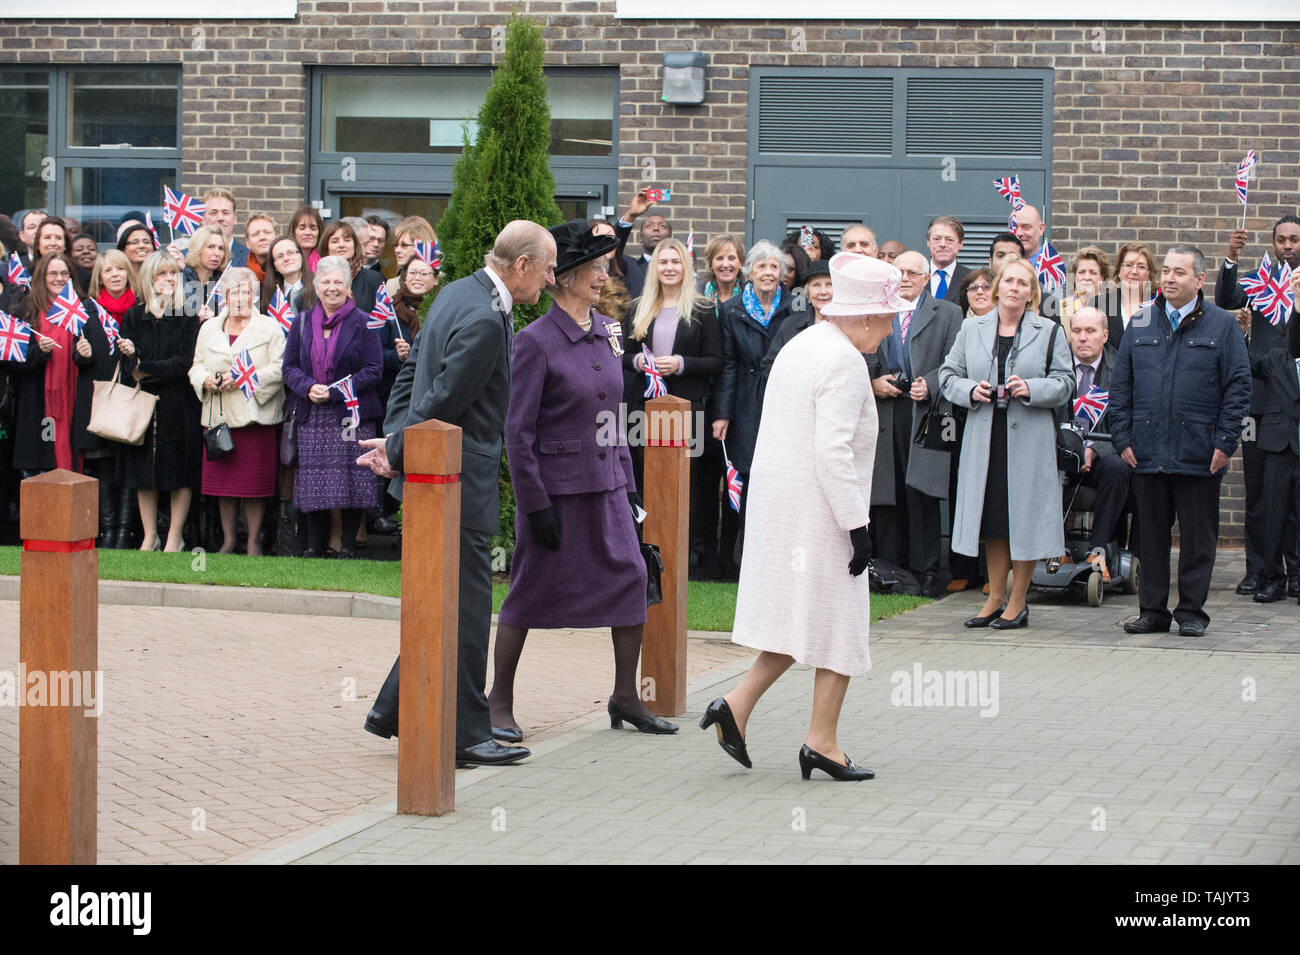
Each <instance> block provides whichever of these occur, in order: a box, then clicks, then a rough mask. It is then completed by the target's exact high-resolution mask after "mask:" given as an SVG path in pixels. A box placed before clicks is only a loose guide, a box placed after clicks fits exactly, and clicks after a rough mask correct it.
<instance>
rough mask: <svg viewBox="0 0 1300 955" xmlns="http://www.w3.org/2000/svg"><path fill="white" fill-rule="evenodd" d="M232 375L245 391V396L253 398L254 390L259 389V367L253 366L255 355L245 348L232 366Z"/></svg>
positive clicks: (250, 399)
mask: <svg viewBox="0 0 1300 955" xmlns="http://www.w3.org/2000/svg"><path fill="white" fill-rule="evenodd" d="M230 377H231V379H233V381H234V382H235V384H237V385H238V386H239V390H240V391H242V392H243V393H244V397H245V398H247V399H248V400H249V401H252V400H253V392H254V391H256V390H257V369H256V368H254V367H253V356H252V355H250V354H249V353H248V349H247V348H245V349H244V350H243V351H241V352H240V353H239V355H238V357H236V358H235V360H234V362H233V363H232V364H231V366H230Z"/></svg>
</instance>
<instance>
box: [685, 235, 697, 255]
mask: <svg viewBox="0 0 1300 955" xmlns="http://www.w3.org/2000/svg"><path fill="white" fill-rule="evenodd" d="M686 255H687V257H689V258H692V259H693V258H695V233H694V232H688V233H686Z"/></svg>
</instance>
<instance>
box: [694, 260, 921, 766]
mask: <svg viewBox="0 0 1300 955" xmlns="http://www.w3.org/2000/svg"><path fill="white" fill-rule="evenodd" d="M830 267H831V282H832V286H833V289H834V292H833V295H832V298H831V302H830V304H828V305H826V306H825V307H824V308H823V309H822V316H823V317H824V318H825V319H826V321H823V322H819V323H818V324H816V325H813V326H812V327H811V328H808V329H806V330H805V331H802V332H800V333H799V334H798V335H796V336H795V337H794V338H793V339H791V341H790V343H789V344H788V345H786V346H785V348H783V349H782V350H781V353H780V355H778V356H777V359H776V362H775V364H774V365H773V366H772V373H771V377H770V378H769V379H768V384H767V394H766V397H765V398H764V400H763V417H762V426H761V427H760V429H759V432H758V443H757V446H756V447H755V450H754V461H753V466H752V469H751V471H750V473H749V482H750V486H749V501H748V508H749V520H748V527H747V530H746V540H745V553H746V560H745V562H744V564H743V565H742V567H741V573H740V591H739V595H738V597H737V601H736V622H735V625H734V627H733V638H732V639H733V640H734V641H735V642H736V643H739V644H742V645H744V646H748V647H754V648H755V649H757V650H761V651H762V652H761V653H760V654H759V656H758V659H757V660H756V661H754V665H753V666H752V667H751V668H750V670H749V672H748V673H747V674H746V675H745V677H744V679H742V680H741V682H740V685H739V686H737V687H736V688H735V689H734V690H732V691H731V692H730V693H728V694H727V695H726V696H721V697H718V698H717V699H716V700H714V701H713V702H712V703H710V704H709V707H708V709H707V710H705V712H704V717H703V718H702V719H701V720H700V728H701V729H704V728H707V727H709V726H716V727H717V732H718V742H719V743H720V744H721V745H722V748H723V749H724V750H725V751H726V752H727V753H728V754H729V755H731V756H732V757H733V758H734V759H735V760H737V761H738V762H739V763H741V765H743V766H745V767H746V768H749V767H750V766H751V765H752V764H751V763H750V760H749V754H748V752H747V751H746V749H745V729H746V726H747V725H748V723H749V717H750V714H751V713H752V712H753V710H754V706H755V705H756V704H757V703H758V700H759V697H761V696H762V695H763V693H764V692H766V691H767V689H768V687H770V686H771V685H772V684H773V683H775V682H776V680H777V678H778V677H779V676H781V674H782V673H784V672H785V671H786V670H787V669H789V668H790V666H791V664H793V663H796V662H798V663H806V664H809V665H811V666H814V667H816V668H817V674H816V678H815V680H814V683H813V707H812V723H811V726H810V727H809V730H808V736H807V737H806V739H805V740H804V745H803V747H802V748H801V749H800V750H799V769H800V772H801V773H802V775H803V778H804V779H808V778H810V777H811V775H812V771H813V770H814V769H820V770H822V771H824V772H825V773H827V774H828V775H830V776H831V778H833V779H837V780H859V779H871V778H872V777H873V776H874V775H875V774H874V773H872V772H871V770H869V769H864V768H862V767H860V766H856V765H854V763H853V761H852V760H851V759H849V757H848V756H846V755H845V754H844V751H843V750H841V749H840V746H839V743H838V741H837V739H836V727H837V725H838V723H839V716H840V707H841V705H842V704H843V702H844V694H845V693H846V692H847V690H848V687H849V677H851V676H858V675H861V674H864V673H866V672H867V670H869V669H870V668H871V656H870V654H869V653H868V651H867V634H868V625H869V621H870V598H869V595H868V593H867V578H866V577H864V576H863V575H862V572H863V571H864V570H865V569H866V567H867V559H868V557H869V554H870V549H869V545H868V543H867V507H868V504H869V502H870V501H871V472H872V468H873V466H874V463H875V457H876V434H877V432H878V430H879V424H878V421H877V419H876V404H875V400H874V397H873V395H872V393H871V380H870V378H869V377H868V376H867V374H866V372H865V370H864V369H863V365H862V354H863V353H873V352H875V350H876V348H877V347H878V346H879V345H880V343H881V341H883V340H884V338H885V336H886V335H888V334H889V332H890V328H891V322H892V319H893V317H894V315H895V314H896V313H897V312H898V310H899V309H900V308H903V307H905V304H906V303H904V302H903V300H902V298H901V297H900V296H899V282H900V279H901V275H900V273H899V271H898V269H896V268H894V267H893V266H892V265H890V264H888V263H887V262H883V261H881V260H879V259H874V258H867V257H866V256H862V255H857V254H855V253H852V252H841V253H840V254H839V255H836V256H835V257H834V258H832V259H831V262H830Z"/></svg>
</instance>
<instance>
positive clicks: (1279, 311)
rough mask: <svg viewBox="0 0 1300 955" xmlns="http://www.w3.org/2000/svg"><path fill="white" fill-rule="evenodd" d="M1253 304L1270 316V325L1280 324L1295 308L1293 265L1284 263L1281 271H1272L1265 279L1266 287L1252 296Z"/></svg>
mask: <svg viewBox="0 0 1300 955" xmlns="http://www.w3.org/2000/svg"><path fill="white" fill-rule="evenodd" d="M1251 304H1252V305H1254V306H1255V308H1257V309H1259V311H1260V312H1261V313H1262V314H1264V315H1267V316H1268V323H1269V324H1270V325H1280V324H1281V323H1282V322H1284V321H1286V319H1287V316H1288V315H1290V314H1291V311H1292V309H1294V308H1295V293H1294V292H1292V291H1291V266H1289V265H1287V264H1286V263H1285V262H1283V263H1282V268H1281V271H1279V272H1278V274H1277V275H1276V276H1274V275H1273V274H1272V273H1271V271H1270V272H1269V273H1268V275H1267V277H1266V278H1265V280H1264V288H1263V289H1261V290H1260V292H1259V294H1257V295H1255V296H1253V297H1252V298H1251Z"/></svg>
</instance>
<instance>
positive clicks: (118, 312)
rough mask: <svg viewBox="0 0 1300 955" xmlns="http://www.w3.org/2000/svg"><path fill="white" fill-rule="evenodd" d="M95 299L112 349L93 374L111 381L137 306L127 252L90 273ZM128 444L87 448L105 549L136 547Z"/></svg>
mask: <svg viewBox="0 0 1300 955" xmlns="http://www.w3.org/2000/svg"><path fill="white" fill-rule="evenodd" d="M90 297H91V298H92V299H93V300H94V304H95V305H97V306H98V309H97V311H98V312H99V315H98V318H99V322H100V324H101V325H102V326H103V328H104V332H105V335H106V337H107V339H108V348H107V349H106V350H105V351H106V354H105V355H104V357H103V360H102V361H101V360H100V359H99V356H98V355H97V356H96V360H95V366H94V368H93V370H92V372H91V377H92V379H93V380H95V381H109V380H111V379H112V377H113V373H114V371H116V370H117V366H118V360H117V338H118V336H119V335H120V334H121V332H122V320H123V319H124V318H126V313H127V312H129V311H130V310H131V309H132V308H134V307H135V304H136V285H135V268H134V266H132V265H131V262H130V260H128V259H127V257H126V255H125V254H124V253H122V252H119V251H118V250H117V249H109V250H108V251H107V252H105V253H104V254H103V255H101V256H99V257H98V258H96V259H95V265H94V267H93V269H92V270H91V273H90ZM121 449H122V445H120V444H118V443H117V442H116V441H109V440H108V439H98V446H97V447H93V448H87V449H86V473H87V474H91V475H93V476H94V477H95V478H96V479H97V480H98V481H99V531H100V544H99V546H100V547H101V548H104V549H110V548H111V549H114V550H121V549H125V548H127V547H129V546H133V545H132V544H131V543H130V541H129V538H130V536H131V524H132V518H133V517H134V516H135V502H134V500H133V499H132V495H131V489H130V488H128V487H127V486H126V485H125V484H124V483H123V482H122V479H121V473H120V472H121V467H120V457H121V454H120V452H121Z"/></svg>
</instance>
